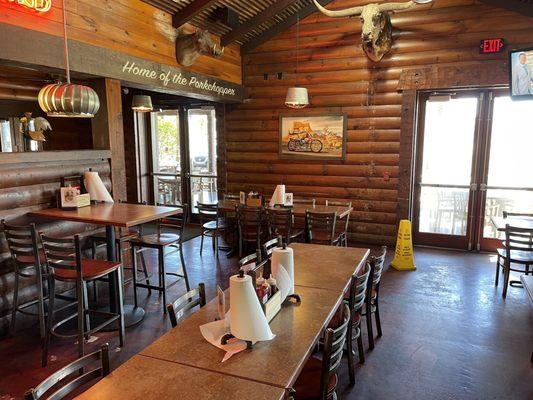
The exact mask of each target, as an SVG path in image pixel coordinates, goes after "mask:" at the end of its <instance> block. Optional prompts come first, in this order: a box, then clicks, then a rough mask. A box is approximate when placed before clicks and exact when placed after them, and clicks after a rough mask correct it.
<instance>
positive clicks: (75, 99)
mask: <svg viewBox="0 0 533 400" xmlns="http://www.w3.org/2000/svg"><path fill="white" fill-rule="evenodd" d="M38 100H39V106H41V109H42V110H43V111H44V112H45V113H46V115H48V116H49V117H81V118H92V117H94V114H96V113H97V112H98V109H99V108H100V100H99V99H98V95H97V94H96V92H95V91H94V90H93V89H92V88H90V87H89V86H84V85H78V84H75V83H54V84H50V85H46V86H45V87H43V88H42V89H41V91H40V92H39V97H38Z"/></svg>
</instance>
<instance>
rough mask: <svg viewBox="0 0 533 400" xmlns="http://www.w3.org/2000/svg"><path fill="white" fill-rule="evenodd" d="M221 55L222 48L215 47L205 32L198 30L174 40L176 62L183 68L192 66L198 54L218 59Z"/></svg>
mask: <svg viewBox="0 0 533 400" xmlns="http://www.w3.org/2000/svg"><path fill="white" fill-rule="evenodd" d="M223 53H224V47H220V46H219V45H217V44H216V42H215V41H214V40H213V38H212V37H211V34H210V33H209V32H208V31H206V30H202V29H198V30H197V31H196V32H195V33H192V34H189V35H178V37H177V38H176V60H177V61H178V63H180V64H181V65H183V66H184V67H188V66H190V65H193V64H194V63H195V62H196V60H197V59H198V57H199V56H200V54H210V55H212V56H214V57H220V56H221V55H222V54H223Z"/></svg>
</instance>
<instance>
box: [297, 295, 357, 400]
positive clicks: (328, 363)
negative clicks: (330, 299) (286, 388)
mask: <svg viewBox="0 0 533 400" xmlns="http://www.w3.org/2000/svg"><path fill="white" fill-rule="evenodd" d="M350 320H351V318H350V309H349V307H348V305H346V304H345V305H344V306H343V308H342V319H341V323H340V325H339V326H338V327H336V328H327V329H326V332H325V334H324V350H323V355H322V361H320V360H318V359H316V358H314V357H310V358H309V360H308V361H307V363H306V364H305V366H304V368H303V370H302V372H301V373H300V376H299V377H298V379H297V380H296V383H295V385H294V390H295V391H296V396H295V398H296V399H298V400H315V399H319V400H333V399H336V398H337V394H336V390H337V382H338V378H337V371H338V369H339V366H340V364H341V361H342V355H343V350H344V344H345V341H346V334H347V331H348V325H349V323H350Z"/></svg>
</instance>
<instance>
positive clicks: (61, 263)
mask: <svg viewBox="0 0 533 400" xmlns="http://www.w3.org/2000/svg"><path fill="white" fill-rule="evenodd" d="M41 240H42V243H43V249H44V253H45V257H46V262H47V264H48V268H49V274H48V287H49V289H50V300H49V303H50V305H49V311H48V327H47V331H46V337H45V340H44V343H43V360H42V364H43V366H45V365H46V364H47V363H48V348H49V345H50V338H51V336H52V335H53V336H57V337H62V338H72V337H76V338H77V339H78V355H79V356H80V357H81V356H83V355H84V353H85V337H87V338H88V337H90V335H91V334H93V333H94V332H97V331H99V330H101V329H102V328H104V327H106V326H107V325H109V324H111V323H114V322H116V321H118V325H119V332H118V333H119V343H120V344H119V345H120V347H123V346H124V312H123V298H122V268H121V263H119V262H112V261H106V260H93V259H85V258H82V254H81V245H80V237H79V235H75V236H74V238H66V239H65V238H52V237H48V236H45V235H44V234H41ZM109 274H116V277H117V279H116V280H115V285H116V286H115V291H116V293H117V306H118V310H117V312H116V313H111V312H105V311H98V310H93V309H90V308H89V301H88V295H87V283H89V282H92V281H94V280H95V279H98V278H101V277H103V276H106V275H109ZM56 281H61V282H69V283H74V284H75V285H76V297H77V301H76V303H74V304H76V306H77V312H76V313H74V314H70V315H68V316H67V317H65V318H64V319H62V320H61V321H59V322H57V323H54V318H55V312H56V310H55V308H54V298H55V282H56ZM90 315H96V316H100V317H104V318H105V320H104V321H103V322H101V323H100V324H99V325H98V326H96V327H94V328H91V326H90V319H89V316H90ZM74 318H76V319H77V333H75V334H68V333H59V332H58V331H57V329H58V328H59V327H60V326H62V325H63V324H64V323H66V322H68V321H70V320H72V319H74Z"/></svg>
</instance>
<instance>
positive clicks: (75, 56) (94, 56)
mask: <svg viewBox="0 0 533 400" xmlns="http://www.w3.org/2000/svg"><path fill="white" fill-rule="evenodd" d="M0 37H9V38H10V40H1V41H0V59H2V60H5V61H8V62H15V63H19V64H29V65H34V66H40V67H42V68H43V69H47V70H51V71H54V70H55V71H56V72H59V73H61V72H62V71H63V69H64V56H63V39H62V38H60V37H56V36H53V35H48V34H46V33H42V32H36V31H32V30H28V29H24V28H20V27H16V26H11V25H7V24H1V23H0ZM21 43H24V46H23V47H21V46H20V44H21ZM69 53H70V68H71V70H72V71H75V72H78V73H80V74H83V75H87V77H105V78H111V79H118V80H120V81H121V82H122V83H123V84H125V85H126V86H131V87H135V88H140V89H150V90H154V91H162V92H167V93H172V94H177V95H181V96H188V97H194V98H199V99H204V100H211V101H218V102H223V103H237V102H242V98H243V87H242V86H241V85H237V84H235V83H232V82H227V81H223V80H220V79H216V78H213V77H211V76H208V75H204V74H200V73H195V72H190V71H186V70H184V69H180V68H177V67H174V66H171V65H166V64H160V63H157V62H153V61H150V60H145V59H142V58H139V57H134V56H130V55H128V54H124V53H120V52H117V51H113V50H109V49H106V48H103V47H97V46H93V45H89V44H86V43H81V42H78V41H74V40H69ZM63 73H64V72H63Z"/></svg>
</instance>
